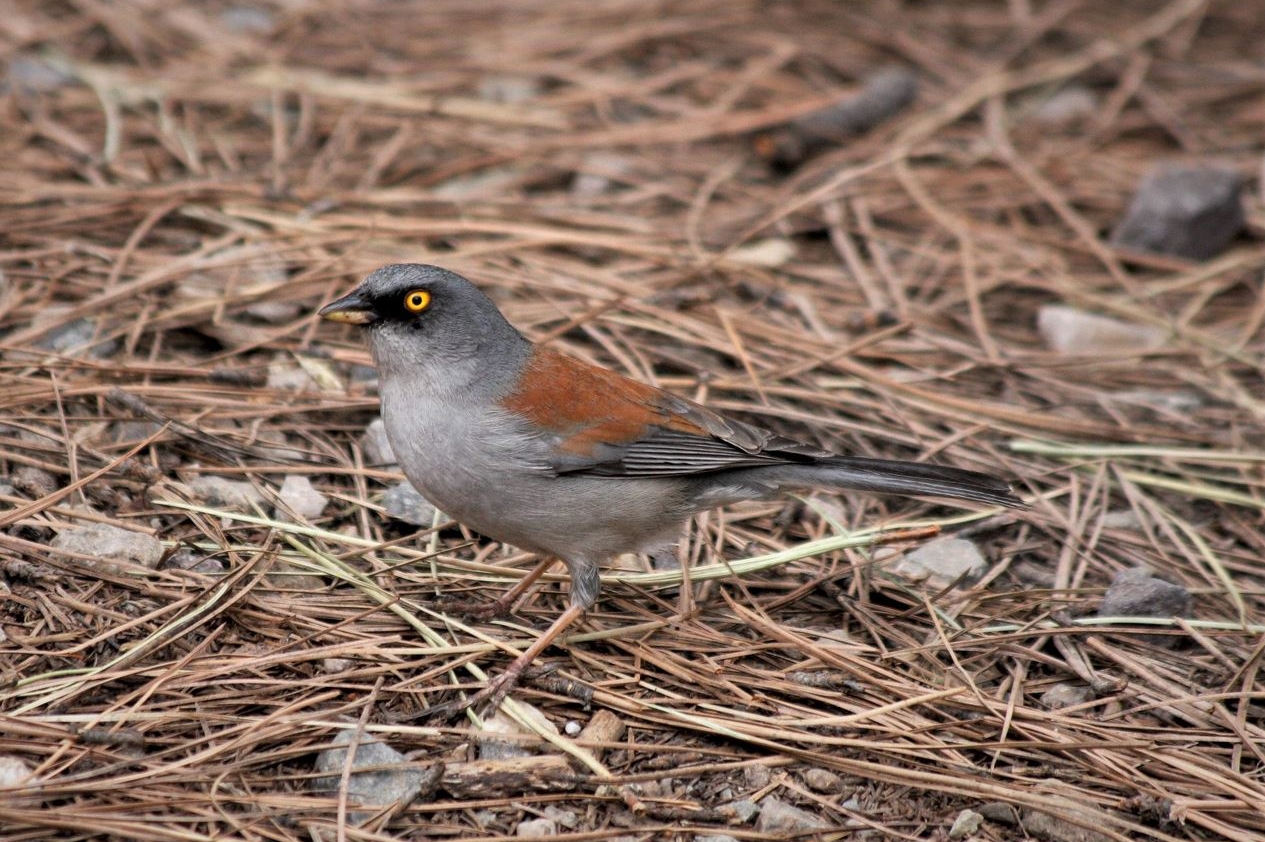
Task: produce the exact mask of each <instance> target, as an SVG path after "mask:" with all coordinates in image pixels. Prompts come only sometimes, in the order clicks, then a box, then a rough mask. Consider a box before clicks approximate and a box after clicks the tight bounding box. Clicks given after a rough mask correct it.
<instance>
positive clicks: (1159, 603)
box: [1098, 567, 1192, 617]
mask: <svg viewBox="0 0 1265 842" xmlns="http://www.w3.org/2000/svg"><path fill="white" fill-rule="evenodd" d="M1191 608H1192V600H1191V596H1190V592H1189V591H1187V590H1186V589H1185V588H1183V587H1182V586H1181V585H1174V584H1172V583H1171V582H1165V581H1164V580H1163V579H1158V578H1156V577H1155V576H1153V575H1151V571H1150V570H1149V569H1148V568H1146V567H1134V568H1132V569H1130V570H1121V571H1120V572H1119V573H1117V574H1116V576H1115V578H1114V579H1112V580H1111V586H1110V587H1109V588H1107V593H1106V594H1105V595H1104V596H1103V600H1102V604H1101V605H1099V606H1098V616H1099V617H1189V616H1191Z"/></svg>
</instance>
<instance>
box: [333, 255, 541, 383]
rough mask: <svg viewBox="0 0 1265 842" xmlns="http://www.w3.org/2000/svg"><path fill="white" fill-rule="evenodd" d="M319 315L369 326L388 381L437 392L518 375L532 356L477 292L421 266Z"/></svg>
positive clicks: (384, 278)
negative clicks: (420, 381)
mask: <svg viewBox="0 0 1265 842" xmlns="http://www.w3.org/2000/svg"><path fill="white" fill-rule="evenodd" d="M320 315H321V316H322V317H324V318H326V319H329V320H331V321H335V322H346V323H349V324H355V325H361V326H362V327H364V328H365V333H366V336H367V339H368V341H369V350H370V351H371V352H372V353H373V359H374V363H375V364H376V365H377V367H378V370H379V372H381V373H382V374H383V375H385V376H406V375H417V376H420V377H425V378H427V379H430V380H432V382H434V383H435V385H436V386H442V385H447V386H449V387H450V388H459V387H460V385H462V383H464V382H469V381H470V380H473V379H476V378H486V377H489V376H493V375H494V374H495V373H497V372H499V371H503V370H507V369H508V370H514V371H516V370H517V368H518V366H519V365H520V364H521V362H522V360H523V359H525V358H526V356H527V355H528V354H529V353H530V350H531V349H530V343H528V341H527V340H526V339H525V338H524V337H523V335H522V334H520V333H519V332H518V331H517V330H516V329H515V328H514V326H513V325H511V324H510V323H509V322H507V321H506V320H505V317H504V316H502V315H501V311H500V310H498V309H497V308H496V305H495V304H493V303H492V301H491V299H489V298H488V297H487V296H486V295H484V294H483V293H482V292H480V291H479V289H478V287H476V286H475V285H474V284H472V283H470V282H469V281H467V280H466V279H465V278H463V277H461V276H460V275H458V274H456V273H455V272H449V271H448V270H447V269H441V268H439V267H438V266H427V265H425V264H421V263H397V264H392V265H390V266H383V267H382V268H381V269H378V270H377V271H375V272H373V273H371V274H370V275H369V276H368V277H366V278H365V279H364V280H363V281H361V283H360V286H358V287H356V288H355V289H354V290H352V291H351V292H349V293H347V294H346V295H344V296H343V297H342V298H340V299H338V300H337V301H335V302H333V303H332V304H327V305H326V306H325V307H323V308H321V311H320ZM436 378H440V379H438V380H437V379H436Z"/></svg>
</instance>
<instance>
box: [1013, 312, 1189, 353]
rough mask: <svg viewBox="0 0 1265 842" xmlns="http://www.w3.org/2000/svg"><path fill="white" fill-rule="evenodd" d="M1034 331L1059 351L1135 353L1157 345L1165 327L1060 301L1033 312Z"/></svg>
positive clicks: (1162, 340)
mask: <svg viewBox="0 0 1265 842" xmlns="http://www.w3.org/2000/svg"><path fill="white" fill-rule="evenodd" d="M1037 331H1038V332H1039V333H1040V334H1041V338H1042V339H1043V340H1045V344H1046V345H1048V346H1049V347H1050V348H1051V349H1052V350H1054V351H1057V352H1058V353H1060V354H1107V353H1117V354H1119V353H1138V352H1141V351H1150V350H1154V349H1155V348H1159V347H1161V346H1163V345H1164V343H1165V342H1167V341H1168V331H1166V330H1164V329H1163V328H1161V327H1156V326H1153V325H1138V324H1132V323H1130V322H1123V321H1120V320H1119V319H1113V318H1109V317H1107V316H1100V315H1098V314H1097V313H1087V312H1085V311H1084V310H1077V309H1076V308H1075V307H1067V306H1064V305H1062V304H1046V305H1045V306H1043V307H1042V308H1041V309H1040V310H1039V311H1038V312H1037Z"/></svg>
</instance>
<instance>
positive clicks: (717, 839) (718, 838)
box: [694, 833, 738, 842]
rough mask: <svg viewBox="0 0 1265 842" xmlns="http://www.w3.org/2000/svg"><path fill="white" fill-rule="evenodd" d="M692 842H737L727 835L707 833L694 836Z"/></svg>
mask: <svg viewBox="0 0 1265 842" xmlns="http://www.w3.org/2000/svg"><path fill="white" fill-rule="evenodd" d="M694 842H738V839H737V837H734V836H730V835H729V834H728V833H708V834H697V835H695V837H694Z"/></svg>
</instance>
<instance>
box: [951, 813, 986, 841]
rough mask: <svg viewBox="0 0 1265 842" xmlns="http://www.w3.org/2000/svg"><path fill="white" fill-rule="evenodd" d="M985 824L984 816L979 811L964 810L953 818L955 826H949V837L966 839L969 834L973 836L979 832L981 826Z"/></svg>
mask: <svg viewBox="0 0 1265 842" xmlns="http://www.w3.org/2000/svg"><path fill="white" fill-rule="evenodd" d="M983 824H984V817H983V816H981V815H980V814H979V813H977V812H975V811H974V810H963V811H962V812H960V813H958V815H957V818H955V819H954V820H953V827H951V828H949V838H950V839H964V838H966V837H968V836H973V835H975V834H976V833H977V832H979V829H980V826H981V825H983Z"/></svg>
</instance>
